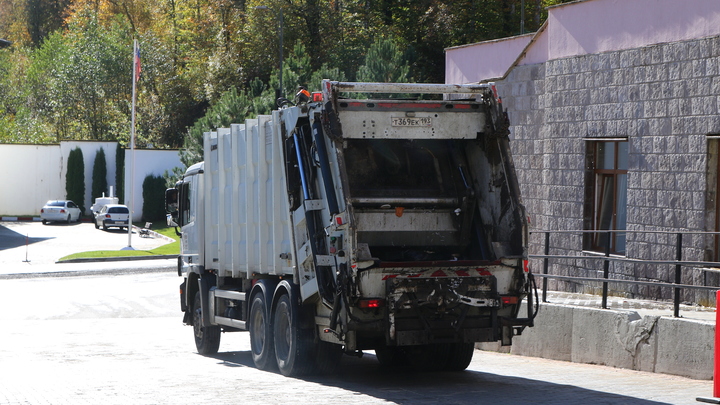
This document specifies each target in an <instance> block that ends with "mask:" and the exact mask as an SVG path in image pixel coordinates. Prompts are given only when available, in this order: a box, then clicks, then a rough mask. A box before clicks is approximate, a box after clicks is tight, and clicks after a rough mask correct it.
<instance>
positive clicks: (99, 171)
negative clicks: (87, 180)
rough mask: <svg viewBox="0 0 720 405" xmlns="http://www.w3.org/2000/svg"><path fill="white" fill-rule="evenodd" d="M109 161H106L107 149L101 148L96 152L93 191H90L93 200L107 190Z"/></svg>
mask: <svg viewBox="0 0 720 405" xmlns="http://www.w3.org/2000/svg"><path fill="white" fill-rule="evenodd" d="M107 188H108V184H107V162H106V161H105V149H103V148H100V150H98V151H97V153H96V154H95V163H93V173H92V189H91V190H92V191H91V192H90V197H91V201H95V199H96V198H98V197H102V195H103V193H104V192H106V191H107Z"/></svg>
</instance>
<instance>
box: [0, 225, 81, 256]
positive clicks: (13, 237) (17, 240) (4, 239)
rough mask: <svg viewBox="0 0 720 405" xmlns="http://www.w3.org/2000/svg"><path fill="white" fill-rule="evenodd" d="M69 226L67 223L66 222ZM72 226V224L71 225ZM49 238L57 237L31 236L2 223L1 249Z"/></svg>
mask: <svg viewBox="0 0 720 405" xmlns="http://www.w3.org/2000/svg"><path fill="white" fill-rule="evenodd" d="M64 225H65V226H67V224H64ZM70 226H72V225H70ZM48 239H55V238H54V237H48V238H36V237H32V238H29V237H27V236H26V235H23V234H21V233H19V232H15V231H13V230H11V229H8V228H6V227H4V226H2V225H0V250H5V249H12V248H16V247H20V246H25V245H31V244H33V243H38V242H42V241H45V240H48Z"/></svg>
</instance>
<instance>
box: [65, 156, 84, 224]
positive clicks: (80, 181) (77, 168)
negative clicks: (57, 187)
mask: <svg viewBox="0 0 720 405" xmlns="http://www.w3.org/2000/svg"><path fill="white" fill-rule="evenodd" d="M67 165H68V167H67V174H66V175H65V194H66V196H67V197H66V198H67V199H68V200H72V201H73V202H74V203H75V204H77V205H78V207H80V211H81V212H82V214H85V162H84V161H83V153H82V150H80V148H75V149H73V150H71V151H70V155H68V160H67Z"/></svg>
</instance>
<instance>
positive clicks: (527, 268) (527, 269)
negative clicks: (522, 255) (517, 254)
mask: <svg viewBox="0 0 720 405" xmlns="http://www.w3.org/2000/svg"><path fill="white" fill-rule="evenodd" d="M523 270H525V273H529V272H530V260H523Z"/></svg>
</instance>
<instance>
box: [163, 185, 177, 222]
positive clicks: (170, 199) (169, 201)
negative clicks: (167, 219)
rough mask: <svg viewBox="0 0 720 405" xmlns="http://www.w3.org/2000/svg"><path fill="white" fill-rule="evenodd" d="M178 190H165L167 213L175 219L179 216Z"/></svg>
mask: <svg viewBox="0 0 720 405" xmlns="http://www.w3.org/2000/svg"><path fill="white" fill-rule="evenodd" d="M178 194H179V192H178V189H176V188H169V189H167V190H165V212H167V213H168V214H170V215H171V216H172V217H173V218H177V216H178Z"/></svg>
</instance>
